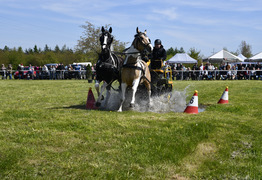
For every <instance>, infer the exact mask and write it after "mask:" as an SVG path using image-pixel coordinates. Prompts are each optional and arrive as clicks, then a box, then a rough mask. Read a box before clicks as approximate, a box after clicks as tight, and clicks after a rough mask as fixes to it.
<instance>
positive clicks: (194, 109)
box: [184, 90, 198, 114]
mask: <svg viewBox="0 0 262 180" xmlns="http://www.w3.org/2000/svg"><path fill="white" fill-rule="evenodd" d="M197 93H198V92H197V90H195V93H194V95H193V96H192V98H191V100H190V102H189V103H188V105H187V107H186V109H185V111H184V112H185V113H189V114H198V96H197Z"/></svg>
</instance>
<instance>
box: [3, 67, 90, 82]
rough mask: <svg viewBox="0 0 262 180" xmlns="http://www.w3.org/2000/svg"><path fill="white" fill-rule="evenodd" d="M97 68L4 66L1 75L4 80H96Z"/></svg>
mask: <svg viewBox="0 0 262 180" xmlns="http://www.w3.org/2000/svg"><path fill="white" fill-rule="evenodd" d="M94 69H95V67H94V66H90V65H79V64H77V63H76V64H70V65H68V66H64V65H63V63H60V64H47V65H44V66H32V65H31V64H29V66H24V65H23V64H19V65H18V67H17V69H16V70H14V69H13V67H12V65H11V64H9V65H8V66H7V67H6V66H5V65H4V64H2V67H1V69H0V75H1V76H2V79H50V80H56V79H72V78H75V79H94V76H95V70H94Z"/></svg>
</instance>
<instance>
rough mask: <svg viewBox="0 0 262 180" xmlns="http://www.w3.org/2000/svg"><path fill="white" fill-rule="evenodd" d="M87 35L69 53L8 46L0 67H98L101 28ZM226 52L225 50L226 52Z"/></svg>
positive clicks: (244, 49)
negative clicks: (80, 63) (82, 65)
mask: <svg viewBox="0 0 262 180" xmlns="http://www.w3.org/2000/svg"><path fill="white" fill-rule="evenodd" d="M109 26H110V25H109V24H107V25H105V26H104V27H105V28H106V29H108V27H109ZM81 27H82V28H83V29H84V31H83V34H82V36H80V39H79V40H78V43H77V45H76V47H75V49H70V48H68V47H66V45H64V46H62V47H59V46H58V45H56V46H55V48H54V49H51V48H50V47H49V46H48V45H45V47H44V49H41V48H39V47H38V46H37V45H35V46H34V47H33V48H29V49H25V50H23V49H22V47H18V48H16V47H14V48H9V47H8V46H5V47H4V48H3V49H1V48H0V64H5V65H7V64H12V66H13V68H17V66H18V64H24V65H29V64H31V65H35V66H43V65H44V64H48V63H63V64H66V65H67V64H72V63H73V62H91V63H92V64H94V63H96V61H97V60H98V57H99V52H100V49H101V48H100V42H99V38H100V35H101V27H98V26H95V25H94V24H92V23H90V22H88V21H87V22H86V24H85V25H82V26H81ZM127 44H128V43H127V42H121V41H120V40H117V39H116V38H114V41H113V47H114V51H117V52H122V51H123V50H124V49H125V48H126V45H127ZM224 49H226V48H224ZM251 49H252V48H251V46H250V45H249V44H247V43H246V42H245V41H242V42H241V44H240V45H239V50H237V51H236V52H232V53H233V54H236V55H238V54H240V53H242V54H243V55H244V56H246V57H247V58H249V57H251V56H252V53H251ZM166 51H167V59H170V58H171V57H173V56H174V55H175V54H176V53H185V50H184V49H183V47H180V48H177V47H176V48H173V47H171V48H169V49H167V50H166ZM187 53H188V55H189V56H191V57H192V58H194V59H196V60H198V62H199V63H200V62H201V60H202V59H203V55H201V51H200V50H197V49H195V48H190V49H189V51H188V52H187Z"/></svg>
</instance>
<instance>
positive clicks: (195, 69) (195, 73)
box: [191, 63, 199, 80]
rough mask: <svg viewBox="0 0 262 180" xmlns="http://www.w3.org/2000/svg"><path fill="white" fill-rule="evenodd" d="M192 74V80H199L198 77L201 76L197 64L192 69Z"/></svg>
mask: <svg viewBox="0 0 262 180" xmlns="http://www.w3.org/2000/svg"><path fill="white" fill-rule="evenodd" d="M192 70H193V71H192V73H191V77H192V80H196V79H198V76H199V71H198V70H199V68H198V66H197V63H195V64H194V66H193V67H192Z"/></svg>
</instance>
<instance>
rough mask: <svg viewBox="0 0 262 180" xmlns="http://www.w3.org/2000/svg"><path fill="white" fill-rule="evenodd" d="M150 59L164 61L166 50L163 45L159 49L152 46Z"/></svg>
mask: <svg viewBox="0 0 262 180" xmlns="http://www.w3.org/2000/svg"><path fill="white" fill-rule="evenodd" d="M150 59H152V60H163V61H164V60H165V59H166V50H165V49H164V47H163V46H162V45H161V47H160V48H159V49H156V48H154V49H153V52H152V54H151V56H150Z"/></svg>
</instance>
